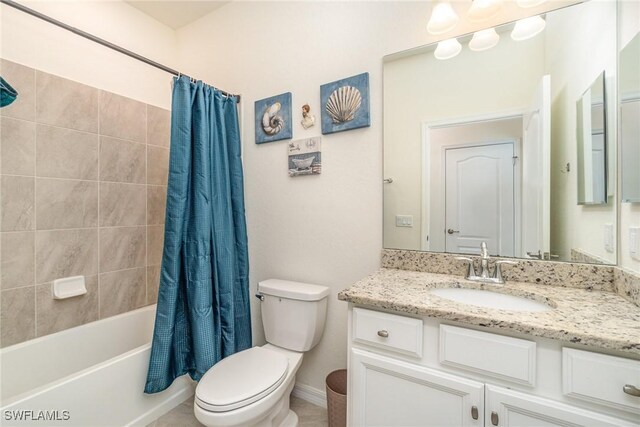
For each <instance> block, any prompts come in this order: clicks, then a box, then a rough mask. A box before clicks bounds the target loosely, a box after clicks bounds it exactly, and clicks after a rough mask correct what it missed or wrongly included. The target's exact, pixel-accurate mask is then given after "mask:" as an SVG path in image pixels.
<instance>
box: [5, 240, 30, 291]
mask: <svg viewBox="0 0 640 427" xmlns="http://www.w3.org/2000/svg"><path fill="white" fill-rule="evenodd" d="M34 238H35V233H34V232H33V231H26V232H17V233H0V241H1V242H0V246H1V247H2V248H3V249H4V250H3V251H2V254H0V260H1V263H0V283H2V289H9V288H17V287H21V286H30V285H33V284H35V254H34V248H35V239H34Z"/></svg>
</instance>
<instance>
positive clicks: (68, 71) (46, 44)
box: [0, 0, 176, 108]
mask: <svg viewBox="0 0 640 427" xmlns="http://www.w3.org/2000/svg"><path fill="white" fill-rule="evenodd" d="M21 3H23V4H24V5H25V6H28V7H30V8H32V9H35V10H37V11H39V12H41V13H44V14H45V15H49V16H51V17H53V18H55V19H58V20H60V21H62V22H64V23H66V24H68V25H71V26H74V27H76V28H79V29H81V30H84V31H87V32H89V33H91V34H94V35H96V36H98V37H101V38H103V39H106V40H108V41H110V42H112V43H115V44H117V45H120V46H122V47H124V48H127V49H129V50H132V51H134V52H136V53H138V54H140V55H143V56H147V57H149V58H151V59H153V60H155V61H157V62H160V63H163V64H165V65H168V66H173V65H174V64H175V63H176V36H175V32H174V31H173V30H172V29H171V28H169V27H167V26H165V25H163V24H161V23H159V22H158V21H156V20H154V19H152V18H151V17H149V16H148V15H145V14H144V13H142V12H140V11H139V10H137V9H135V8H133V7H131V6H129V5H128V4H126V3H124V2H121V1H74V2H68V1H55V0H54V1H22V2H21ZM0 22H2V25H1V29H0V38H1V39H2V43H1V46H0V57H2V58H5V59H8V60H10V61H13V62H17V63H18V64H22V65H26V66H28V67H32V68H35V69H38V70H41V71H45V72H48V73H51V74H55V75H57V76H60V77H64V78H67V79H70V80H74V81H77V82H79V83H83V84H86V85H89V86H93V87H95V88H98V89H103V90H107V91H110V92H113V93H117V94H119V95H123V96H127V97H130V98H133V99H136V100H138V101H141V102H145V103H148V104H152V105H156V106H159V107H163V108H169V107H170V105H171V86H170V82H171V77H170V75H169V74H167V73H166V72H164V71H161V70H158V69H155V68H153V67H151V66H149V65H146V64H144V63H141V62H139V61H137V60H135V59H132V58H129V57H127V56H124V55H123V54H121V53H118V52H115V51H112V50H110V49H108V48H106V47H103V46H100V45H98V44H96V43H94V42H92V41H89V40H86V39H83V38H82V37H79V36H77V35H75V34H73V33H70V32H68V31H66V30H63V29H61V28H58V27H55V26H53V25H52V24H49V23H47V22H45V21H42V20H40V19H37V18H34V17H32V16H29V15H27V14H25V13H23V12H20V11H17V10H15V9H13V8H10V7H8V6H5V5H2V6H0Z"/></svg>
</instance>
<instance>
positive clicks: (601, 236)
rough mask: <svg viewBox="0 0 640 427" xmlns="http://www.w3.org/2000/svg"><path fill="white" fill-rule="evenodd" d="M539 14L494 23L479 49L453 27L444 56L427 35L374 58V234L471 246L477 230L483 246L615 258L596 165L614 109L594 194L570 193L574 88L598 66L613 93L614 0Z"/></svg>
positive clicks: (578, 93) (605, 185)
mask: <svg viewBox="0 0 640 427" xmlns="http://www.w3.org/2000/svg"><path fill="white" fill-rule="evenodd" d="M543 18H544V20H545V22H546V27H545V29H544V30H543V31H542V32H540V33H538V34H537V35H535V36H534V37H531V38H528V39H526V40H521V41H515V40H514V39H513V37H512V31H513V28H514V25H513V24H508V25H504V26H500V27H498V28H497V32H498V35H499V37H500V39H499V42H498V44H497V45H496V46H494V47H492V48H490V49H487V50H484V51H473V50H471V49H469V45H468V42H469V41H470V40H471V37H472V35H467V36H462V37H459V38H458V40H459V41H460V43H461V44H462V45H463V49H462V51H461V53H460V54H458V55H457V56H455V57H453V58H451V59H448V60H438V59H436V58H435V57H434V50H435V45H427V46H424V47H422V48H418V49H414V50H411V51H408V52H400V53H398V54H394V55H389V56H388V57H386V58H385V61H384V178H385V180H388V179H391V180H392V182H390V183H385V184H384V246H385V247H386V248H393V249H410V250H428V251H437V252H452V253H469V254H477V253H478V252H479V248H480V243H481V242H482V241H486V242H487V244H488V248H489V252H490V253H491V254H492V255H497V256H507V257H519V258H534V259H556V260H565V261H578V262H593V263H613V264H615V262H616V253H615V249H616V241H615V236H616V216H617V215H616V201H615V200H616V194H615V191H614V190H615V188H616V183H615V180H609V182H606V181H605V180H603V179H602V178H603V174H604V176H605V177H606V174H607V171H608V173H609V176H612V177H615V176H616V173H615V159H616V152H615V150H616V144H615V141H616V126H615V123H616V120H615V119H616V117H615V109H611V108H609V109H608V110H605V109H603V110H602V114H603V115H606V119H605V118H604V117H603V119H602V120H601V123H600V124H601V125H603V124H604V122H605V121H606V122H607V123H608V124H610V126H608V128H607V129H604V128H603V127H602V126H601V130H603V131H604V132H606V134H604V135H603V140H602V145H601V149H602V150H606V152H602V153H601V156H602V157H601V158H602V162H605V161H606V162H607V163H606V164H605V163H602V164H601V165H600V169H599V171H601V172H597V173H596V174H599V175H598V176H599V179H600V181H599V187H598V188H597V191H598V192H599V193H598V194H600V195H603V194H606V195H607V196H608V198H605V197H601V198H602V199H604V200H606V201H607V203H606V204H601V205H579V204H578V191H577V189H578V173H577V170H578V168H577V166H578V154H577V153H578V139H577V132H576V129H577V126H578V124H577V117H576V116H577V115H576V100H578V99H580V98H581V97H582V96H583V94H585V92H587V91H588V90H589V89H590V88H591V87H592V84H593V82H594V81H597V80H598V78H599V76H601V77H602V80H600V84H602V85H603V86H604V87H607V90H605V91H602V90H601V92H603V93H602V95H603V96H609V95H608V94H615V90H609V88H614V87H615V82H614V81H613V80H612V79H611V78H610V77H609V76H615V75H616V73H615V71H616V62H617V58H616V3H615V2H587V3H580V4H577V5H574V6H570V7H567V8H564V9H560V10H556V11H553V12H549V13H547V14H546V15H545V16H544V17H543ZM516 38H518V37H516ZM603 71H604V75H603ZM590 104H591V103H589V105H590ZM610 105H615V104H611V103H610ZM590 113H591V112H590ZM592 115H595V114H592ZM592 123H594V125H596V121H595V120H592ZM589 132H590V133H591V132H592V131H591V130H590V131H589ZM605 136H606V138H604V137H605ZM605 140H606V141H608V142H609V143H608V144H607V145H606V146H605V145H604V143H605ZM593 145H594V144H592V146H593ZM592 158H593V155H592ZM605 159H606V160H605ZM592 178H593V173H592ZM611 181H613V182H611ZM385 182H388V181H385ZM591 182H592V183H593V182H594V181H593V179H592V180H591ZM593 187H594V184H592V187H591V191H592V192H593V191H594V189H593Z"/></svg>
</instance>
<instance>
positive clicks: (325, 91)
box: [320, 73, 371, 135]
mask: <svg viewBox="0 0 640 427" xmlns="http://www.w3.org/2000/svg"><path fill="white" fill-rule="evenodd" d="M320 101H321V105H322V133H323V134H325V135H326V134H328V133H334V132H342V131H345V130H350V129H357V128H362V127H367V126H371V115H370V111H369V73H363V74H358V75H357V76H353V77H348V78H346V79H342V80H337V81H335V82H332V83H327V84H324V85H322V86H320Z"/></svg>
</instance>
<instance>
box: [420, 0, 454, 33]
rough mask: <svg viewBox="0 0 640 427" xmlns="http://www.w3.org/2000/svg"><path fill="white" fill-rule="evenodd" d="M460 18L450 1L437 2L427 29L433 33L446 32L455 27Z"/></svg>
mask: <svg viewBox="0 0 640 427" xmlns="http://www.w3.org/2000/svg"><path fill="white" fill-rule="evenodd" d="M459 20H460V18H459V17H458V15H457V14H456V12H455V11H454V10H453V7H451V3H449V2H448V1H441V2H438V3H436V5H435V6H434V7H433V11H432V12H431V18H429V23H428V24H427V31H428V32H429V33H431V34H433V35H438V34H444V33H446V32H448V31H451V30H453V29H454V27H455V26H456V24H457V23H458V21H459Z"/></svg>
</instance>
